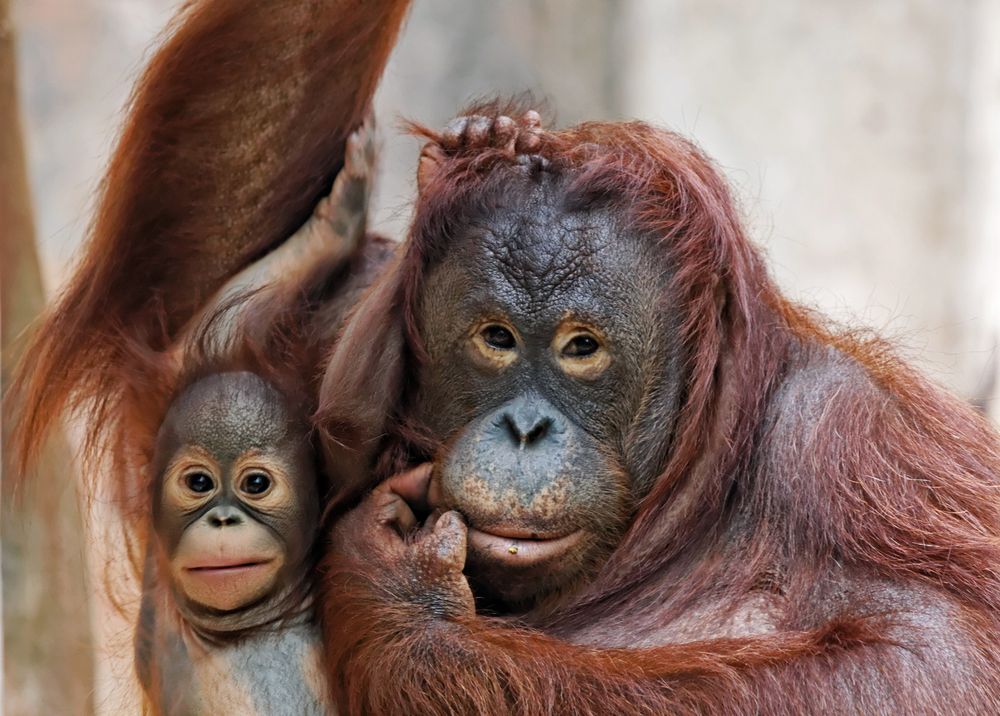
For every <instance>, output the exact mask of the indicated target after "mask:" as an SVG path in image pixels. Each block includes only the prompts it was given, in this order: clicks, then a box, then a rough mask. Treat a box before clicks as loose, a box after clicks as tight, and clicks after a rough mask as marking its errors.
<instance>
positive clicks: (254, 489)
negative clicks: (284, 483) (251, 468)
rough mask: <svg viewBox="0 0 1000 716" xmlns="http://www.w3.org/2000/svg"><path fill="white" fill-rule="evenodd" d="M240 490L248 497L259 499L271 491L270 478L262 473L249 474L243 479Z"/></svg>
mask: <svg viewBox="0 0 1000 716" xmlns="http://www.w3.org/2000/svg"><path fill="white" fill-rule="evenodd" d="M240 489H242V490H243V492H245V493H246V494H248V495H253V496H254V497H260V496H261V495H263V494H264V493H266V492H267V491H268V490H270V489H271V478H270V477H268V476H267V475H265V474H264V473H263V472H251V473H250V474H249V475H247V476H246V477H245V478H243V484H242V486H241V488H240Z"/></svg>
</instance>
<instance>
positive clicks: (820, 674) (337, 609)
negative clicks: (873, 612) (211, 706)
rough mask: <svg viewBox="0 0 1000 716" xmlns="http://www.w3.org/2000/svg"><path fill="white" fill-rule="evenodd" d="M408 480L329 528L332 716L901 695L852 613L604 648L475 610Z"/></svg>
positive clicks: (438, 524)
mask: <svg viewBox="0 0 1000 716" xmlns="http://www.w3.org/2000/svg"><path fill="white" fill-rule="evenodd" d="M425 472H426V471H425ZM417 474H418V476H419V469H418V472H417ZM413 475H414V473H408V474H405V475H403V476H400V477H399V478H393V479H392V480H390V481H388V482H387V483H384V484H383V485H382V486H380V487H379V488H377V489H376V490H375V491H374V492H373V493H372V495H371V496H370V497H369V498H367V499H366V501H365V502H363V503H362V505H361V506H360V507H359V508H357V509H356V510H355V511H354V512H352V513H350V514H348V515H347V516H346V517H345V518H344V519H343V520H341V521H340V522H339V523H338V525H337V526H336V528H335V530H334V536H333V542H334V549H333V553H332V554H331V555H330V557H329V559H328V561H327V564H326V574H325V580H324V582H325V588H326V590H327V593H326V595H325V598H324V599H323V600H322V603H323V609H324V612H323V615H322V616H323V620H324V632H325V648H326V649H327V659H328V673H329V674H330V675H331V686H332V689H333V691H334V696H335V698H336V699H337V701H338V705H339V707H340V708H341V709H342V710H343V712H344V713H348V714H354V713H413V714H454V713H510V714H542V713H545V714H591V713H592V714H608V713H621V714H633V713H635V714H642V713H648V714H654V713H656V714H659V713H699V714H702V713H741V712H760V713H785V712H792V713H795V712H801V709H803V708H808V709H812V708H820V707H821V708H824V709H834V710H843V709H848V710H850V709H857V708H868V707H875V708H882V707H888V706H889V705H891V704H899V703H903V700H902V694H900V693H893V691H892V689H894V688H895V686H896V684H894V683H893V682H892V680H891V679H889V680H886V679H884V678H883V677H882V676H880V675H879V673H880V671H881V670H882V669H885V668H887V667H891V665H896V664H897V662H896V660H895V657H894V656H892V655H891V652H890V650H889V648H888V647H887V645H886V644H885V642H886V640H885V638H884V637H883V636H881V635H882V633H883V632H881V631H878V630H876V629H875V625H872V624H868V623H866V622H865V621H863V620H860V619H859V620H839V621H835V622H831V623H829V624H827V625H825V626H824V627H823V628H820V629H817V630H814V631H802V632H787V633H782V634H776V635H773V636H770V637H764V638H749V639H720V640H713V641H705V642H697V643H689V644H677V645H671V646H664V647H659V648H651V649H620V648H615V649H602V648H594V647H589V646H583V645H579V644H573V643H570V642H567V641H564V640H561V639H557V638H555V637H553V636H550V635H547V634H545V633H543V632H542V631H539V630H536V629H529V628H525V627H518V626H515V625H512V624H511V623H509V622H506V621H503V620H500V619H497V618H488V617H483V616H478V615H476V613H475V607H474V603H473V597H472V593H471V591H470V589H469V586H468V583H467V581H466V579H465V577H464V575H463V574H462V569H463V567H464V562H465V549H466V544H465V526H464V523H463V522H462V519H461V517H460V516H459V515H458V514H457V513H455V512H448V513H445V514H444V515H442V516H440V517H438V518H436V519H435V517H434V516H432V517H431V518H430V519H429V520H428V521H427V522H426V523H425V524H424V525H422V526H420V527H417V526H416V519H415V517H414V516H413V513H412V511H410V509H409V507H408V506H407V504H406V501H405V500H404V499H403V498H404V496H405V497H406V498H408V499H409V498H411V497H412V493H413V487H412V485H413V481H414V479H415V478H414V477H413ZM420 479H424V478H422V477H421V478H420ZM418 481H419V480H418ZM408 493H409V494H408ZM832 665H835V668H834V667H833V666H832ZM883 682H884V683H883ZM847 684H851V686H850V688H847Z"/></svg>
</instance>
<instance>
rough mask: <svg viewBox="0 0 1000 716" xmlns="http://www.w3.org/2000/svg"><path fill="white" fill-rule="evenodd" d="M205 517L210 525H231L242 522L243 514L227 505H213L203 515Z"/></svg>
mask: <svg viewBox="0 0 1000 716" xmlns="http://www.w3.org/2000/svg"><path fill="white" fill-rule="evenodd" d="M205 519H207V520H208V524H209V525H211V526H212V527H233V526H235V525H238V524H242V523H243V516H242V515H241V514H240V511H239V510H237V509H236V508H235V507H231V506H229V505H220V506H218V507H213V508H212V510H211V511H210V512H209V513H208V514H207V515H205Z"/></svg>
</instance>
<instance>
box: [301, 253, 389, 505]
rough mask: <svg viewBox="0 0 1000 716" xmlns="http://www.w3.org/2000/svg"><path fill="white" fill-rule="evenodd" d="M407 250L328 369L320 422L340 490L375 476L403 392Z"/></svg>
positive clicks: (351, 324) (362, 307) (358, 311)
mask: <svg viewBox="0 0 1000 716" xmlns="http://www.w3.org/2000/svg"><path fill="white" fill-rule="evenodd" d="M402 249H403V247H402V246H401V247H400V249H399V250H397V255H396V257H395V258H394V259H393V263H392V264H391V265H390V266H389V267H387V269H386V271H385V272H384V273H383V274H382V275H381V276H380V277H379V278H378V279H377V280H376V282H375V283H373V284H372V285H371V287H369V289H368V292H367V293H366V294H365V296H364V297H363V298H362V299H361V301H360V302H359V303H358V305H357V306H356V307H355V309H354V311H353V313H352V314H351V316H350V317H349V318H348V320H347V323H346V325H345V326H344V329H343V331H342V333H341V335H340V338H339V339H338V340H337V343H336V345H335V346H334V348H333V351H332V352H331V354H330V357H329V360H328V362H327V366H326V370H325V372H324V374H323V381H322V384H321V386H320V391H319V410H318V411H317V414H316V423H317V427H318V431H319V438H320V443H321V448H322V454H323V459H324V462H325V466H326V469H327V474H328V475H329V477H330V479H331V481H332V483H333V484H334V485H337V488H338V492H342V491H346V492H351V491H353V490H354V489H355V488H359V487H361V486H365V485H367V484H368V482H369V481H370V475H369V472H370V469H371V465H372V462H373V458H374V456H375V455H376V453H377V451H378V449H379V447H380V445H381V442H382V438H383V437H384V435H385V433H386V428H387V425H388V421H389V420H390V419H391V417H392V416H393V415H394V414H395V413H396V411H397V408H398V402H399V400H400V396H401V395H402V392H403V391H402V387H403V386H402V381H403V345H404V341H403V318H402V315H403V311H402V308H401V301H400V298H401V294H402V290H401V289H402V271H401V269H400V263H401V258H402V255H403V251H402Z"/></svg>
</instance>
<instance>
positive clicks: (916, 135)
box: [15, 0, 1000, 713]
mask: <svg viewBox="0 0 1000 716" xmlns="http://www.w3.org/2000/svg"><path fill="white" fill-rule="evenodd" d="M178 4H179V3H177V2H173V1H169V0H22V1H21V2H20V3H18V0H15V11H16V15H15V17H16V21H17V24H18V29H19V31H20V33H21V44H20V63H21V64H20V68H19V69H20V72H21V87H22V91H23V93H24V109H25V112H26V117H25V126H26V128H27V130H28V156H29V163H30V169H31V180H32V187H33V190H34V197H35V202H36V209H37V225H38V235H39V237H40V245H41V250H42V256H43V262H44V266H45V270H46V276H47V278H48V283H49V289H50V291H54V290H56V289H57V288H58V285H59V282H60V281H61V280H62V278H63V277H64V276H65V275H66V270H67V267H68V266H69V265H70V261H71V259H72V257H73V255H74V252H75V251H76V249H77V247H78V245H79V241H80V237H81V236H82V234H83V232H84V230H85V227H86V223H87V216H88V211H89V206H90V202H91V198H92V196H93V193H94V189H95V187H96V183H97V181H98V179H99V176H100V171H101V168H102V166H103V164H104V162H105V159H106V155H107V152H108V149H109V147H110V144H111V141H112V139H113V138H114V135H115V132H116V129H117V126H118V124H119V120H120V117H121V108H122V106H123V104H124V102H125V99H126V97H127V94H128V91H129V88H130V85H131V82H132V81H133V80H134V78H135V76H136V73H137V71H138V69H139V67H140V66H141V63H142V60H143V58H144V57H145V56H146V54H147V48H148V47H149V46H150V43H151V42H153V41H154V38H155V36H156V34H157V33H158V32H159V31H160V29H161V28H162V27H163V25H164V24H165V22H166V20H167V18H168V17H169V16H170V14H171V12H172V10H173V8H175V7H176V6H177V5H178ZM525 89H533V90H536V91H537V92H538V93H539V94H540V95H542V96H547V97H548V98H549V99H550V100H551V104H552V106H553V108H554V109H555V110H556V114H557V117H558V120H559V121H560V123H571V122H575V121H578V120H581V119H586V118H594V119H604V118H607V119H621V118H630V117H639V118H642V119H648V120H651V121H654V122H657V123H661V124H664V125H666V126H669V127H671V128H674V129H677V130H678V131H681V132H683V133H685V134H688V135H690V136H692V137H693V138H695V139H696V140H697V141H698V142H700V143H701V144H702V145H703V146H704V147H705V148H706V149H707V150H708V151H709V152H710V153H711V154H712V155H713V156H715V158H716V159H717V160H718V161H719V163H720V164H721V166H722V167H724V169H725V171H726V172H727V174H728V176H729V177H730V179H731V180H732V182H733V183H734V185H735V188H736V191H737V194H738V196H739V197H740V201H741V204H742V207H743V210H744V213H745V215H746V217H747V219H748V224H749V226H750V228H751V233H752V235H753V236H754V237H755V239H756V240H757V241H758V242H759V243H760V244H761V245H762V246H763V247H764V248H765V249H766V251H767V252H768V254H769V255H770V257H771V265H772V267H773V270H774V273H775V275H776V276H777V278H778V280H779V281H780V282H781V284H782V285H783V286H784V287H785V288H786V289H787V291H788V292H789V293H790V294H791V295H792V296H794V297H796V298H799V299H801V300H804V301H806V302H808V303H811V304H814V305H817V306H819V307H821V308H823V309H824V310H826V311H828V312H830V313H833V314H834V315H835V316H837V317H839V318H846V319H849V320H852V321H861V322H864V323H867V324H869V325H872V326H874V327H876V328H879V329H881V330H885V331H887V332H889V333H890V334H891V335H894V336H896V337H898V339H899V341H900V343H901V345H903V347H904V349H905V350H906V351H907V352H908V353H909V354H910V355H911V356H913V357H914V359H915V360H917V361H918V362H919V363H920V364H921V365H923V366H924V367H925V368H926V369H927V370H928V371H929V372H931V373H932V374H933V375H934V376H935V377H936V378H938V379H939V380H941V381H942V382H944V383H945V384H947V385H949V386H951V387H952V388H953V389H955V390H957V391H958V392H959V393H961V394H962V395H964V396H966V397H979V398H981V397H983V395H985V394H986V391H987V390H988V391H989V394H990V395H993V394H995V393H996V390H997V388H996V387H995V385H994V386H992V387H990V383H989V381H988V380H987V377H988V374H989V373H990V372H991V371H992V372H993V373H995V372H996V370H997V366H996V362H995V360H994V362H993V363H992V364H991V362H990V360H991V356H992V357H993V358H994V359H995V356H996V350H997V349H996V340H997V335H998V333H1000V287H998V286H997V278H998V277H1000V255H998V247H1000V0H838V2H829V1H828V0H798V2H787V1H786V0H772V1H770V2H762V1H758V0H622V1H621V2H614V1H612V0H506V1H505V2H495V1H494V0H475V1H473V0H462V1H457V0H453V1H451V2H445V1H444V0H415V8H414V11H413V14H412V16H411V18H410V22H409V25H408V27H407V28H406V30H405V33H404V36H403V40H402V42H401V45H400V47H399V48H398V51H397V53H396V55H395V56H394V58H393V60H392V62H391V63H390V66H389V69H388V72H387V75H386V78H385V81H384V83H383V86H382V89H381V91H380V93H379V96H378V98H377V106H378V107H377V108H378V114H379V119H380V122H381V127H382V134H383V137H384V138H385V139H384V141H385V151H384V154H383V163H384V170H385V171H384V173H383V176H382V179H381V183H380V185H379V187H378V195H377V214H376V221H375V225H376V227H377V228H381V229H382V230H384V231H387V232H389V233H391V234H394V235H396V236H399V235H401V233H402V230H403V227H404V226H405V224H406V220H407V217H408V215H409V208H408V201H409V199H410V197H411V195H412V194H411V192H412V177H413V170H414V164H415V157H416V153H417V150H418V144H417V142H416V141H414V140H412V139H411V138H408V137H403V136H401V135H400V134H399V133H398V132H397V131H396V130H395V127H394V123H395V120H396V119H397V118H398V117H399V116H401V115H405V116H407V117H411V118H413V119H417V120H420V121H423V122H426V123H430V124H432V125H438V124H442V123H443V122H445V121H446V120H447V119H449V118H450V117H451V116H453V114H454V113H455V111H456V110H457V108H458V107H459V106H461V104H463V103H464V102H465V101H466V100H468V99H470V98H472V97H475V96H479V95H484V94H491V93H493V92H507V93H509V92H517V91H521V90H525ZM998 408H1000V406H997V405H996V404H995V403H994V408H993V409H994V410H995V411H996V410H997V409H998ZM105 556H106V555H105V553H103V552H100V551H98V552H96V553H95V555H94V556H93V557H92V559H93V560H94V561H95V563H97V562H99V561H100V560H102V559H103V558H104V557H105ZM95 622H96V627H97V633H98V634H99V635H101V640H102V643H103V644H104V647H103V652H104V653H103V656H104V659H103V660H102V664H103V666H104V670H103V672H102V674H103V679H102V682H101V684H100V686H99V690H98V699H97V701H98V703H99V704H100V705H101V706H102V707H103V711H104V712H105V713H116V712H120V711H121V709H122V703H124V702H123V700H122V699H123V698H124V699H125V700H126V702H127V699H128V697H129V691H128V684H127V679H128V674H129V664H130V661H131V653H130V650H129V647H128V635H129V632H130V629H131V626H130V623H129V618H125V619H120V618H113V615H111V614H110V613H109V612H107V611H100V612H99V613H98V614H97V615H96V618H95Z"/></svg>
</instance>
